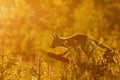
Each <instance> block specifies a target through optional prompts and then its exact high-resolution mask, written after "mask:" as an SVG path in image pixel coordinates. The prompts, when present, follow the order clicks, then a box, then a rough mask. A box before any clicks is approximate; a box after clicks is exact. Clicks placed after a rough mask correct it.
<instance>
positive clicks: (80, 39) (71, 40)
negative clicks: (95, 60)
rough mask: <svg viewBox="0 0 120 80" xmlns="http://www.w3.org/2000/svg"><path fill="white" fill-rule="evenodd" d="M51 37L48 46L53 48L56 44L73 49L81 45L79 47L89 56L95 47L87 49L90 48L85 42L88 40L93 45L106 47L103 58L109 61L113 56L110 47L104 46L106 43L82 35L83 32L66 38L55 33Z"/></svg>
mask: <svg viewBox="0 0 120 80" xmlns="http://www.w3.org/2000/svg"><path fill="white" fill-rule="evenodd" d="M53 38H54V39H53V42H52V44H51V46H50V48H55V47H57V46H62V47H66V48H69V46H70V47H72V48H73V49H74V50H75V51H77V47H78V46H81V49H82V50H83V51H84V53H85V54H86V55H87V56H88V57H89V56H90V55H91V54H92V53H91V52H92V51H93V50H94V49H95V47H93V48H92V50H89V49H88V48H90V45H89V44H87V42H88V41H90V42H92V43H94V44H95V45H97V46H99V47H101V48H105V49H106V51H105V54H104V58H108V61H111V59H112V58H113V50H112V49H111V48H109V47H108V46H106V45H104V44H102V43H100V42H98V41H97V40H95V39H93V38H90V37H89V36H87V35H84V34H76V35H73V36H71V37H67V38H62V37H60V36H59V35H57V34H55V35H53ZM112 60H113V59H112Z"/></svg>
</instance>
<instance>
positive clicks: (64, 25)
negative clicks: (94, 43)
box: [0, 0, 120, 80]
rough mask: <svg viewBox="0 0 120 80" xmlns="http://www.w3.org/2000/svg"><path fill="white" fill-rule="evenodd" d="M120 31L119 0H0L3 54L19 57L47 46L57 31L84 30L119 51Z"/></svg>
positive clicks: (0, 30) (28, 55) (0, 45)
mask: <svg viewBox="0 0 120 80" xmlns="http://www.w3.org/2000/svg"><path fill="white" fill-rule="evenodd" d="M119 32H120V0H0V54H3V53H7V55H13V56H14V57H16V56H17V57H18V58H19V60H21V58H22V60H23V61H31V60H33V56H35V55H39V54H41V52H40V49H44V50H48V49H49V46H50V44H51V43H52V40H53V38H52V37H51V35H52V34H54V33H57V34H59V35H60V36H63V37H67V36H72V35H73V34H77V33H83V34H86V35H89V36H91V37H93V38H94V39H96V40H98V41H100V42H102V43H104V44H106V45H108V46H109V47H111V48H112V49H114V50H116V51H118V52H119V51H120V48H119V45H120V33H119ZM28 57H29V58H28ZM7 59H8V58H7ZM1 64H2V63H1ZM1 80H2V79H1ZM12 80H13V79H12ZM28 80H29V79H28ZM33 80H34V79H33Z"/></svg>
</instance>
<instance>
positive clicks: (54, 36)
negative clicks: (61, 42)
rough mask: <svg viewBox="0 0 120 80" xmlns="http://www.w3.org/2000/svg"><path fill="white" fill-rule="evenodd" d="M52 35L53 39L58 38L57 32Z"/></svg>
mask: <svg viewBox="0 0 120 80" xmlns="http://www.w3.org/2000/svg"><path fill="white" fill-rule="evenodd" d="M52 37H53V38H54V39H56V38H60V37H59V35H57V34H53V35H52Z"/></svg>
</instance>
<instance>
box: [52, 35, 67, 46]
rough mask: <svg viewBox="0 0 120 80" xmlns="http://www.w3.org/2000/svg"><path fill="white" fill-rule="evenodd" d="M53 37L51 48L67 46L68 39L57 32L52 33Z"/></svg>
mask: <svg viewBox="0 0 120 80" xmlns="http://www.w3.org/2000/svg"><path fill="white" fill-rule="evenodd" d="M52 37H53V42H52V44H51V46H50V48H55V47H57V46H62V47H67V39H63V38H61V37H60V36H59V35H57V34H54V35H52Z"/></svg>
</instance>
